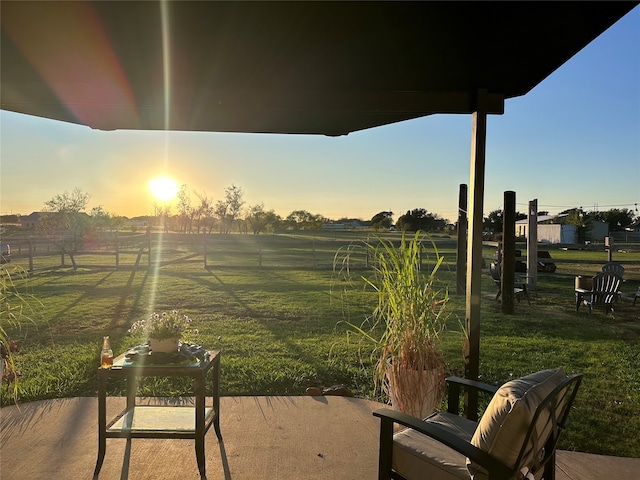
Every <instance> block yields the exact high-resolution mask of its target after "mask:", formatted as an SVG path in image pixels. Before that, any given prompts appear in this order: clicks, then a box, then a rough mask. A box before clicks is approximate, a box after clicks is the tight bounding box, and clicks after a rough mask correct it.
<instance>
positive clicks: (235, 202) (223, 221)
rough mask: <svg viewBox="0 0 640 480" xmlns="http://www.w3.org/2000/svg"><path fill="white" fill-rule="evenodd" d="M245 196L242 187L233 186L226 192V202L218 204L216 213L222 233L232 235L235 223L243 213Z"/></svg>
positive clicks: (215, 209) (222, 201)
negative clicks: (243, 197)
mask: <svg viewBox="0 0 640 480" xmlns="http://www.w3.org/2000/svg"><path fill="white" fill-rule="evenodd" d="M243 195H244V194H243V192H242V189H241V188H240V187H236V186H235V185H231V186H230V187H227V188H226V189H225V191H224V200H218V202H216V205H215V208H214V213H215V214H216V216H217V217H218V218H219V219H220V233H231V230H232V227H233V222H234V221H235V220H236V218H238V217H239V216H240V213H241V212H242V206H243V205H244V200H243V199H242V196H243Z"/></svg>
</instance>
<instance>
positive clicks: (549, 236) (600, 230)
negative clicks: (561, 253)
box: [516, 214, 609, 243]
mask: <svg viewBox="0 0 640 480" xmlns="http://www.w3.org/2000/svg"><path fill="white" fill-rule="evenodd" d="M566 218H567V215H566V214H564V215H540V216H539V217H538V242H547V243H578V235H577V230H576V226H575V225H568V224H565V223H564V221H565V220H566ZM527 228H528V220H527V219H524V220H518V221H517V222H516V237H526V236H527ZM607 236H609V224H608V223H606V222H600V221H597V220H594V221H593V223H592V225H591V230H590V231H589V232H588V233H587V240H590V241H592V242H604V237H607Z"/></svg>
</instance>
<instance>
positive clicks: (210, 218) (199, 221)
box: [193, 192, 215, 233]
mask: <svg viewBox="0 0 640 480" xmlns="http://www.w3.org/2000/svg"><path fill="white" fill-rule="evenodd" d="M195 195H196V197H198V200H199V202H200V203H199V204H198V205H196V207H195V208H194V209H193V211H194V220H195V222H196V232H197V233H200V229H201V228H202V231H203V233H207V232H211V231H212V230H213V226H214V220H215V218H214V216H215V209H214V206H213V200H211V199H209V197H208V196H207V194H206V193H197V192H196V193H195Z"/></svg>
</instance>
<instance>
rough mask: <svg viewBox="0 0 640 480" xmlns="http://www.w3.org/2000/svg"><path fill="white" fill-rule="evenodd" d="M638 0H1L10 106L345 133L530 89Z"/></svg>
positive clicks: (176, 126) (174, 124) (110, 124)
mask: <svg viewBox="0 0 640 480" xmlns="http://www.w3.org/2000/svg"><path fill="white" fill-rule="evenodd" d="M636 4H637V2H610V1H604V2H560V3H558V2H419V1H412V2H202V1H195V2H193V1H167V2H149V1H127V2H77V1H56V0H54V1H41V2H38V1H29V2H22V1H15V2H14V1H10V0H5V1H3V2H2V37H1V57H0V58H1V62H2V69H1V73H0V75H1V84H0V101H1V105H2V109H4V110H10V111H14V112H19V113H25V114H29V115H35V116H39V117H45V118H51V119H55V120H61V121H65V122H72V123H77V124H82V125H88V126H90V127H92V128H97V129H103V130H114V129H141V130H157V129H160V130H163V129H167V130H193V131H221V132H268V133H299V134H324V135H344V134H348V133H349V132H353V131H357V130H362V129H366V128H371V127H376V126H380V125H385V124H390V123H394V122H399V121H403V120H407V119H412V118H417V117H422V116H425V115H431V114H436V113H467V114H470V113H472V112H474V111H475V110H476V105H477V99H476V97H477V91H478V89H485V90H486V91H487V96H486V107H485V109H486V111H487V113H496V114H500V113H502V112H503V109H504V99H508V98H512V97H517V96H519V95H524V94H526V93H527V92H529V91H530V90H531V89H532V88H534V87H535V86H536V85H537V84H538V83H540V82H541V81H542V80H543V79H544V78H546V77H547V76H548V75H549V74H551V73H552V72H553V71H554V70H556V69H557V68H558V67H559V66H560V65H562V64H563V63H564V62H565V61H567V60H568V59H569V58H571V57H572V56H573V55H574V54H575V53H576V52H578V51H579V50H580V49H582V48H583V47H584V46H585V45H586V44H588V43H589V42H590V41H591V40H593V39H594V38H595V37H597V36H598V35H599V34H600V33H602V32H603V31H604V30H606V29H607V28H608V27H609V26H610V25H612V24H613V23H614V22H616V21H617V20H618V19H619V18H621V17H622V16H623V15H624V14H626V13H627V12H628V11H629V10H631V9H632V8H633V7H634V6H635V5H636Z"/></svg>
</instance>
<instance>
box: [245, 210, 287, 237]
mask: <svg viewBox="0 0 640 480" xmlns="http://www.w3.org/2000/svg"><path fill="white" fill-rule="evenodd" d="M245 220H246V222H247V225H248V227H249V228H250V229H251V231H252V233H253V234H254V235H258V234H259V233H261V232H263V231H271V232H273V231H274V230H275V229H277V227H278V225H279V223H280V222H281V221H282V219H281V218H280V216H279V215H276V213H275V212H274V211H273V210H269V211H265V209H264V205H263V204H259V205H253V206H251V207H249V210H248V212H247V216H246V217H245Z"/></svg>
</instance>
